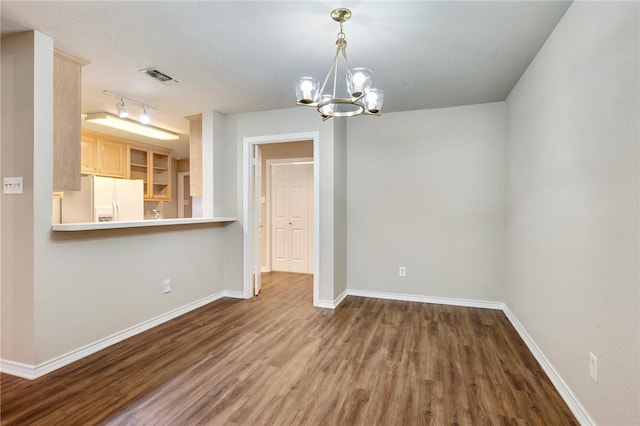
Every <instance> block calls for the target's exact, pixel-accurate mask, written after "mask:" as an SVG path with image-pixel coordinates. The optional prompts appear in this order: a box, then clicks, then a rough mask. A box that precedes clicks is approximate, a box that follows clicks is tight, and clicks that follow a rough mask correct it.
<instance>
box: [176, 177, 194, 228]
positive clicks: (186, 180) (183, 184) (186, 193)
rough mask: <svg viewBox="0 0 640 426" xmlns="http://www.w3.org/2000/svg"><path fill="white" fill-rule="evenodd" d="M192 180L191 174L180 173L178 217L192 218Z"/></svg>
mask: <svg viewBox="0 0 640 426" xmlns="http://www.w3.org/2000/svg"><path fill="white" fill-rule="evenodd" d="M190 183H191V180H190V174H189V172H178V217H179V218H185V217H192V216H193V211H192V205H193V203H192V200H191V185H190Z"/></svg>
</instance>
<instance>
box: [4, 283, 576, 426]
mask: <svg viewBox="0 0 640 426" xmlns="http://www.w3.org/2000/svg"><path fill="white" fill-rule="evenodd" d="M263 285H264V287H263V291H262V294H261V295H260V296H259V297H257V298H254V299H252V300H236V299H222V300H219V301H217V302H214V303H212V304H209V305H207V306H205V307H203V308H200V309H198V310H196V311H193V312H191V313H189V314H186V315H184V316H182V317H180V318H177V319H175V320H173V321H170V322H168V323H165V324H163V325H161V326H159V327H156V328H154V329H152V330H150V331H148V332H145V333H143V334H141V335H138V336H135V337H132V338H130V339H128V340H126V341H124V342H121V343H119V344H117V345H114V346H112V347H110V348H107V349H105V350H103V351H100V352H99V353H96V354H94V355H92V356H90V357H87V358H85V359H83V360H81V361H78V362H76V363H74V364H72V365H69V366H67V367H64V368H62V369H60V370H57V371H55V372H53V373H51V374H49V375H47V376H44V377H41V378H40V379H37V380H33V381H29V380H24V379H19V378H16V377H12V376H8V375H4V374H3V375H2V377H1V383H0V387H1V389H0V390H1V393H0V397H1V400H0V404H1V416H2V424H3V425H4V424H7V425H9V424H35V425H58V424H59V425H75V424H77V425H88V424H107V425H196V424H211V425H280V424H285V425H301V424H306V425H427V424H429V425H445V424H448V425H453V424H455V425H481V424H487V425H493V424H496V425H503V424H506V425H524V424H526V425H574V424H578V423H577V422H576V420H575V418H574V417H573V416H572V414H571V412H570V411H569V409H568V408H567V406H566V405H565V403H564V402H563V401H562V399H561V398H560V396H559V395H558V393H557V392H556V390H555V389H554V388H553V385H552V384H551V383H550V381H549V380H548V378H547V377H546V376H545V374H544V372H543V371H542V369H541V368H540V366H539V365H538V364H537V362H536V361H535V359H534V358H533V356H532V355H531V354H530V353H529V352H528V350H527V348H526V346H525V345H524V343H523V342H522V340H521V339H520V338H519V336H518V335H517V333H516V331H515V330H514V329H513V327H512V326H511V325H510V323H509V321H508V320H507V318H506V317H505V315H504V314H503V313H502V312H500V311H495V310H487V309H475V308H464V307H454V306H445V305H432V304H423V303H413V302H399V301H390V300H376V299H367V298H359V297H348V298H347V299H346V300H345V301H344V302H342V304H341V305H340V306H339V307H338V309H336V310H335V311H332V310H327V309H318V308H314V307H313V306H312V282H311V276H309V275H297V274H287V273H271V274H266V275H265V277H264V279H263Z"/></svg>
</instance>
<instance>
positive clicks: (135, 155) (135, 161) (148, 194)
mask: <svg viewBox="0 0 640 426" xmlns="http://www.w3.org/2000/svg"><path fill="white" fill-rule="evenodd" d="M129 178H130V179H142V180H143V181H144V194H145V196H144V199H145V201H170V200H171V154H170V153H169V152H167V151H162V150H158V149H156V148H149V147H144V146H131V147H130V148H129Z"/></svg>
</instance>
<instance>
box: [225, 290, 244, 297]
mask: <svg viewBox="0 0 640 426" xmlns="http://www.w3.org/2000/svg"><path fill="white" fill-rule="evenodd" d="M222 295H223V297H232V298H234V299H244V293H243V292H241V291H230V290H225V291H223V292H222Z"/></svg>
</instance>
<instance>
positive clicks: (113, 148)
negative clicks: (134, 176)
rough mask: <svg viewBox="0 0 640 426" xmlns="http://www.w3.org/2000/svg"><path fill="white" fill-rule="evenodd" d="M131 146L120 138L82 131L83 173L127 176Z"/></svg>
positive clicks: (117, 176) (118, 176)
mask: <svg viewBox="0 0 640 426" xmlns="http://www.w3.org/2000/svg"><path fill="white" fill-rule="evenodd" d="M128 154H129V146H128V144H127V143H126V141H123V140H120V139H119V138H115V137H111V136H106V135H101V134H99V133H94V132H90V131H87V130H83V131H82V140H81V157H82V161H81V165H82V166H81V171H82V174H93V175H99V176H110V177H116V178H127V177H128V173H129V168H128V161H127V158H128Z"/></svg>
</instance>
